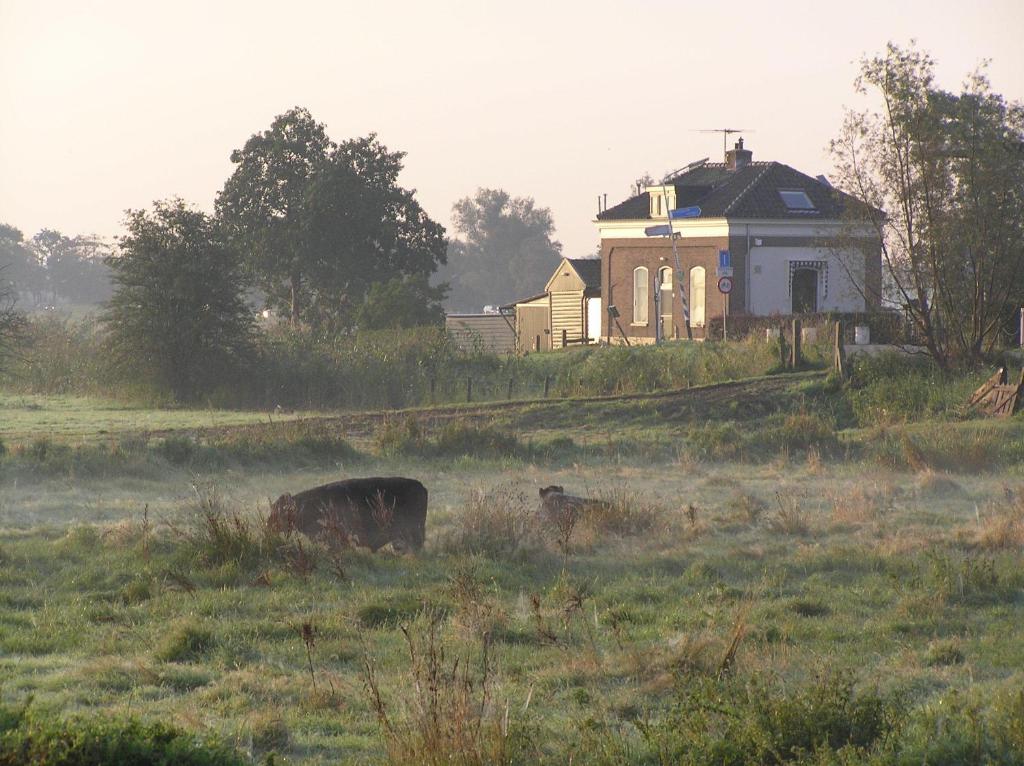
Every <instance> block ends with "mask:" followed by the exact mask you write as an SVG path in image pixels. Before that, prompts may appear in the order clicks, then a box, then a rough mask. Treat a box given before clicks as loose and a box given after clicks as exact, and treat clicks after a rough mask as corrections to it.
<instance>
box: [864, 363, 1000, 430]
mask: <svg viewBox="0 0 1024 766" xmlns="http://www.w3.org/2000/svg"><path fill="white" fill-rule="evenodd" d="M850 371H851V381H852V384H851V388H850V391H849V394H848V396H849V400H850V404H851V406H852V409H853V413H854V416H855V418H856V420H857V423H858V425H861V426H874V425H889V424H893V423H905V422H911V421H916V420H922V419H925V418H929V417H936V416H947V417H949V416H953V415H957V414H959V413H961V412H962V411H963V410H964V408H965V406H966V403H967V400H968V398H969V397H970V395H971V393H972V392H973V391H974V389H976V388H977V387H978V386H979V385H980V383H981V377H982V376H979V375H973V374H971V375H965V374H963V373H957V374H952V373H944V372H942V371H941V370H940V369H939V368H938V367H937V366H936V365H935V363H934V362H932V361H931V360H929V359H924V358H921V357H908V356H906V355H905V354H897V353H886V354H879V355H877V356H866V355H864V354H858V355H857V356H855V357H854V358H853V359H852V360H851V363H850Z"/></svg>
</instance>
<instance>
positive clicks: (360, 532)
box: [269, 476, 427, 551]
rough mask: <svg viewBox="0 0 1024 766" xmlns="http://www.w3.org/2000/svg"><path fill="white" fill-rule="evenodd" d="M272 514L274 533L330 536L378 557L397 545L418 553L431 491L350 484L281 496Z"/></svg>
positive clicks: (405, 485) (379, 481)
mask: <svg viewBox="0 0 1024 766" xmlns="http://www.w3.org/2000/svg"><path fill="white" fill-rule="evenodd" d="M270 508H271V510H270V519H269V523H270V526H271V527H272V528H273V529H276V530H279V531H282V532H286V531H293V530H297V531H299V532H302V533H304V534H306V535H308V536H309V537H316V536H320V535H326V536H327V537H328V538H330V537H334V538H335V541H338V542H341V541H349V542H352V543H354V544H356V545H362V546H366V547H367V548H369V549H370V550H373V551H376V550H377V549H378V548H382V547H384V546H385V545H387V544H388V543H392V542H393V543H396V544H398V545H400V546H402V547H408V548H411V549H412V550H415V551H418V550H421V549H422V548H423V542H424V539H425V538H426V523H427V489H426V487H424V486H423V485H422V484H420V482H418V481H416V480H415V479H404V478H401V477H398V476H393V477H386V478H379V477H374V478H369V479H346V480H345V481H336V482H333V483H331V484H324V485H323V486H322V487H315V488H313V489H307V490H306V491H305V492H300V493H298V494H297V495H289V494H285V495H281V497H279V498H278V499H277V500H276V501H275V502H274V503H273V504H272V505H271V506H270Z"/></svg>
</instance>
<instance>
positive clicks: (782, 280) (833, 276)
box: [750, 246, 864, 316]
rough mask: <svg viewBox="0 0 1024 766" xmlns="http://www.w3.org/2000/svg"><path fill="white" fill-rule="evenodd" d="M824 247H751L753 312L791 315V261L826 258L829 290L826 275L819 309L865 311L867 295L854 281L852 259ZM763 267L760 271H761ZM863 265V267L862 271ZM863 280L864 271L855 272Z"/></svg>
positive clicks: (820, 285) (820, 280)
mask: <svg viewBox="0 0 1024 766" xmlns="http://www.w3.org/2000/svg"><path fill="white" fill-rule="evenodd" d="M846 260H847V259H841V258H840V257H839V256H838V254H835V253H833V252H832V251H830V250H827V249H822V248H810V247H755V246H752V247H751V248H750V311H751V313H752V314H755V315H758V316H767V315H770V314H788V313H790V312H791V311H792V296H791V295H790V290H789V264H790V262H791V261H825V262H826V263H827V264H828V292H827V294H826V292H825V285H824V278H823V277H822V276H821V275H819V278H818V311H863V310H864V298H863V296H862V295H861V294H860V292H859V291H858V290H857V287H856V283H855V282H854V281H853V280H851V278H850V274H849V273H848V270H849V268H850V264H849V262H846V263H844V261H846ZM758 270H760V273H758ZM862 271H863V267H862V268H861V272H862ZM855 276H856V277H857V281H858V282H861V283H863V274H862V273H860V274H856V275H855Z"/></svg>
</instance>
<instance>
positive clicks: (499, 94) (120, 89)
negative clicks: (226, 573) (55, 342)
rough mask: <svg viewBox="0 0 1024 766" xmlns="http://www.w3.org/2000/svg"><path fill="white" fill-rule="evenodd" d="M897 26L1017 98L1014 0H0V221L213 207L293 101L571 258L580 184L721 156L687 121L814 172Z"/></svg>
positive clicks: (37, 224)
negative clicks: (537, 211) (548, 220)
mask: <svg viewBox="0 0 1024 766" xmlns="http://www.w3.org/2000/svg"><path fill="white" fill-rule="evenodd" d="M911 38H916V39H917V40H918V42H919V44H920V46H921V47H922V48H924V49H926V50H928V51H929V52H931V53H932V55H933V56H934V57H935V58H936V59H937V60H938V64H939V66H938V74H939V79H940V81H941V84H943V85H945V86H947V87H955V86H957V85H958V84H959V83H960V82H961V80H962V78H963V76H964V75H965V74H966V73H967V72H968V71H969V70H971V69H973V68H974V67H975V66H977V64H978V63H979V62H980V61H981V60H982V59H985V58H988V59H991V60H992V63H991V66H990V69H989V74H990V78H991V80H992V83H993V86H994V88H995V90H996V91H997V92H1001V93H1003V94H1004V95H1005V96H1007V97H1009V98H1013V99H1021V98H1024V44H1022V39H1024V0H977V1H976V2H971V3H966V2H962V0H961V1H959V2H955V3H954V2H946V1H945V0H942V1H935V0H933V1H931V2H901V1H900V0H883V1H878V0H858V2H856V3H851V2H842V3H838V2H837V3H833V2H829V1H828V0H820V1H819V2H807V1H806V0H801V1H800V2H787V1H786V0H773V1H772V2H731V3H721V4H717V5H716V4H713V3H709V2H707V0H703V1H702V2H699V3H691V2H682V1H681V0H676V1H675V2H670V1H668V0H633V1H632V2H612V1H611V0H587V1H586V2H577V1H575V0H574V1H573V2H559V0H546V2H533V0H516V1H515V2H500V3H499V2H492V1H491V0H475V1H474V2H455V1H454V0H453V1H450V2H449V1H446V2H422V1H421V2H407V1H406V0H391V1H390V2H345V1H344V0H341V1H338V2H322V3H312V2H298V1H296V0H292V2H274V3H263V2H253V1H252V0H247V1H246V2H213V0H206V1H204V2H188V1H182V0H176V2H173V3H170V2H165V3H154V2H140V0H131V2H88V1H87V0H75V1H73V2H71V1H68V2H64V1H58V0H50V1H48V0H0V221H3V222H7V223H11V224H13V225H16V226H18V227H19V228H21V229H22V230H23V231H24V232H25V233H26V235H31V234H32V233H34V232H35V231H37V230H38V229H40V228H43V227H48V228H57V229H60V230H62V231H64V232H65V233H67V234H78V233H87V232H91V233H98V234H101V235H113V234H116V233H118V231H119V228H120V222H121V219H122V217H123V211H124V210H125V209H126V208H129V207H133V208H138V207H144V206H147V205H149V204H150V203H151V202H152V201H153V200H156V199H161V198H165V197H169V196H172V195H178V196H181V197H184V198H185V199H187V200H190V201H192V202H194V203H196V204H198V205H199V206H200V207H202V208H204V209H207V210H212V208H213V200H214V196H215V194H216V192H217V190H218V189H220V188H221V186H222V185H223V183H224V180H225V178H227V176H228V175H229V173H230V172H231V168H232V166H231V163H230V162H229V160H228V157H229V155H230V153H231V150H232V149H234V148H236V147H240V146H241V145H242V144H243V143H244V142H245V140H246V139H247V138H248V137H249V136H250V135H251V134H252V133H255V132H257V131H261V130H263V129H265V128H266V127H268V126H269V124H270V121H271V120H272V118H273V117H274V115H276V114H280V113H281V112H284V111H285V110H287V109H289V108H290V107H292V106H294V105H302V106H305V107H308V108H309V109H310V111H311V112H312V113H313V115H314V117H316V118H317V119H318V120H320V121H321V122H324V123H326V125H327V128H328V132H329V134H330V135H331V137H332V138H334V139H335V140H341V139H344V138H348V137H353V136H357V135H365V134H366V133H368V132H371V131H375V132H377V133H378V135H379V136H380V138H381V140H382V141H383V142H384V143H385V144H386V145H387V146H388V147H389V148H391V149H401V150H403V151H405V152H407V153H408V156H407V158H406V169H405V172H404V174H403V178H402V181H403V183H404V184H405V185H407V186H411V187H414V188H416V189H417V190H418V196H419V199H420V201H421V203H422V204H423V206H424V207H425V208H426V210H427V211H428V213H429V214H430V215H431V216H433V217H434V218H435V219H437V220H439V221H441V222H442V223H444V224H445V225H446V226H447V225H449V223H450V219H449V215H450V210H451V205H452V203H453V202H454V201H455V200H456V199H459V198H460V197H464V196H466V195H469V194H472V193H473V192H474V190H475V189H476V188H477V187H479V186H491V187H502V188H505V189H507V190H508V191H509V192H511V193H513V194H516V195H529V196H533V197H534V198H535V199H536V200H537V202H538V203H539V204H541V205H545V206H548V207H550V208H551V209H552V211H553V213H554V217H555V222H556V224H557V226H558V237H559V239H560V240H561V241H562V242H563V243H564V245H565V252H566V254H567V255H583V254H587V253H590V252H593V250H594V247H595V244H596V239H597V237H596V230H595V228H594V226H593V224H592V223H591V221H592V219H593V217H594V214H595V212H596V199H597V195H598V194H601V193H607V194H608V200H609V204H612V203H613V202H618V201H620V200H621V199H622V198H624V197H625V196H626V194H627V192H628V189H629V186H630V184H631V182H632V181H633V180H634V179H635V178H637V177H638V176H640V175H641V174H643V173H644V172H645V171H650V172H651V173H652V174H653V175H655V176H660V175H661V174H662V173H664V172H665V171H667V170H669V169H672V168H675V167H679V166H681V165H685V164H686V163H688V162H690V161H692V160H694V159H700V158H701V157H706V156H710V157H711V158H712V159H714V160H718V159H720V155H721V150H722V139H721V136H720V135H716V134H705V133H699V132H695V129H700V128H718V127H741V128H747V129H750V130H751V131H752V132H749V133H747V134H746V143H747V147H748V148H750V149H752V150H753V152H754V159H755V160H757V159H775V160H779V161H782V162H786V163H788V164H790V165H793V166H795V167H797V168H798V169H800V170H803V171H804V172H807V173H810V174H811V175H815V174H818V173H823V172H824V173H828V172H829V170H830V165H831V163H830V161H829V158H828V156H827V153H826V149H825V147H826V145H827V143H828V140H829V138H831V137H832V136H834V135H835V134H836V132H837V130H838V128H839V125H840V122H841V120H842V114H843V107H844V105H856V104H857V103H858V102H857V100H856V98H855V96H854V93H853V89H852V81H853V78H854V77H855V75H856V72H857V63H856V62H857V60H858V59H859V58H860V57H861V56H862V55H864V54H873V53H876V52H879V51H881V50H882V49H883V48H884V46H885V44H886V42H887V41H888V40H890V39H891V40H894V41H897V42H900V43H905V42H907V41H909V40H910V39H911ZM731 140H735V137H732V138H731Z"/></svg>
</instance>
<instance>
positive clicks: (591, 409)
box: [125, 371, 825, 439]
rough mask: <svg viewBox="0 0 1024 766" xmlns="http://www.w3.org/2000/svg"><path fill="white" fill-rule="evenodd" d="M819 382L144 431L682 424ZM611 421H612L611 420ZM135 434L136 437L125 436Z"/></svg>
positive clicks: (768, 401) (757, 406)
mask: <svg viewBox="0 0 1024 766" xmlns="http://www.w3.org/2000/svg"><path fill="white" fill-rule="evenodd" d="M824 377H825V373H824V372H819V371H813V372H804V373H796V374H791V375H776V376H771V377H763V378H748V379H745V380H736V381H729V382H726V383H714V384H711V385H707V386H696V387H693V388H682V389H673V390H670V391H657V392H653V393H645V394H621V395H615V396H590V397H578V398H572V399H532V400H516V401H511V402H481V403H479V404H448V405H439V406H435V407H421V408H410V409H403V410H378V411H370V412H349V413H340V414H338V415H329V416H320V417H311V418H303V419H299V420H280V421H275V420H274V419H273V416H271V415H269V414H268V421H267V422H266V423H253V424H248V425H232V426H214V427H203V428H182V429H163V430H154V431H148V432H146V433H147V435H148V436H149V437H166V436H172V435H185V434H188V435H194V436H196V437H198V438H200V439H206V438H211V437H213V438H216V437H219V436H220V437H222V436H225V435H228V434H239V433H250V434H256V433H260V432H263V431H266V430H268V429H271V430H274V429H281V428H287V427H289V426H291V425H293V424H304V425H308V426H312V427H314V428H327V429H331V430H337V431H340V432H341V433H343V434H344V435H345V436H346V438H362V437H367V436H371V435H372V434H373V433H374V432H375V431H376V430H377V429H378V428H379V427H380V425H381V424H382V423H384V422H387V421H389V420H401V419H403V418H406V417H413V418H416V419H417V420H418V421H419V422H420V423H421V424H422V425H423V426H424V427H426V428H428V429H433V428H437V427H439V426H442V425H443V424H444V423H447V422H449V421H452V420H458V421H462V422H467V421H468V422H490V421H494V420H502V421H509V422H510V423H511V424H513V425H514V426H518V427H530V426H535V427H546V428H553V427H558V426H559V425H561V424H564V423H565V422H566V421H575V420H579V419H581V418H583V417H585V416H588V415H596V414H600V413H601V412H603V411H606V410H607V409H608V408H609V407H614V408H616V409H617V410H620V411H622V412H624V413H625V412H627V411H628V410H629V408H630V405H636V409H638V410H641V409H642V410H643V411H645V412H651V409H652V408H653V411H654V412H655V413H656V414H657V417H658V418H659V419H661V420H670V421H672V420H675V421H680V422H685V421H689V420H691V419H692V418H693V417H694V416H696V415H697V414H699V413H704V414H705V415H711V414H714V413H717V414H719V416H720V415H721V414H722V413H723V411H724V412H726V413H728V414H729V415H730V416H731V417H733V418H734V419H736V420H745V419H747V418H749V417H760V416H763V415H765V414H768V413H770V412H773V411H776V410H778V409H780V408H781V406H782V405H783V404H784V402H785V401H786V399H787V398H788V397H789V396H792V395H795V394H794V392H795V391H796V389H798V388H799V386H800V385H801V384H803V383H806V382H808V381H812V380H819V379H823V378H824ZM613 417H614V416H613ZM127 433H136V434H137V433H138V432H126V434H125V435H127Z"/></svg>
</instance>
